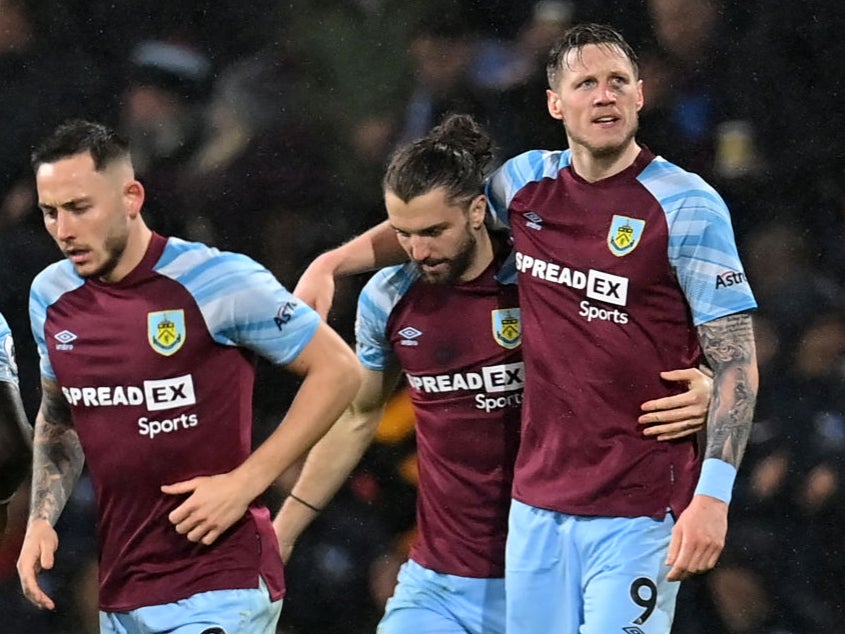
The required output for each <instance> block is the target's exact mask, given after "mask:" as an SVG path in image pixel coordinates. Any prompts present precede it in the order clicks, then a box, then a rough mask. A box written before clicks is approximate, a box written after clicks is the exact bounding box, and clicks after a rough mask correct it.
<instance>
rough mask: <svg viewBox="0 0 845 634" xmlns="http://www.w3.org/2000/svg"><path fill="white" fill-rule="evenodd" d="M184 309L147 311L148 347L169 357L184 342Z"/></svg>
mask: <svg viewBox="0 0 845 634" xmlns="http://www.w3.org/2000/svg"><path fill="white" fill-rule="evenodd" d="M186 334H187V333H186V331H185V311H184V310H182V309H181V308H180V309H178V310H159V311H156V312H154V313H147V339H148V340H149V342H150V347H152V349H153V350H155V351H156V352H158V353H159V354H162V355H164V356H165V357H169V356H170V355H172V354H174V353H175V352H176V351H177V350H179V348H181V347H182V345H183V344H184V343H185V336H186Z"/></svg>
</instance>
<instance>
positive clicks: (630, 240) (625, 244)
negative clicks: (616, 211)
mask: <svg viewBox="0 0 845 634" xmlns="http://www.w3.org/2000/svg"><path fill="white" fill-rule="evenodd" d="M644 227H645V220H640V219H639V218H629V217H628V216H619V215H614V216H613V220H611V222H610V231H608V232H607V246H608V247H609V248H610V252H611V253H612V254H613V255H615V256H618V257H622V256H623V255H628V254H629V253H630V252H631V251H633V250H634V249H636V248H637V245H638V244H639V243H640V238H641V237H642V235H643V228H644Z"/></svg>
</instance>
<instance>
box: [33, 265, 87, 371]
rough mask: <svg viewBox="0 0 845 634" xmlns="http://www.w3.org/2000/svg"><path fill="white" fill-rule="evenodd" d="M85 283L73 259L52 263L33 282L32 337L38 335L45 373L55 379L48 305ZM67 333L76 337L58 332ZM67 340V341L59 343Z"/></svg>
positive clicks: (36, 339) (36, 337) (42, 367)
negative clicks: (48, 337) (47, 328)
mask: <svg viewBox="0 0 845 634" xmlns="http://www.w3.org/2000/svg"><path fill="white" fill-rule="evenodd" d="M84 283H85V280H84V279H83V278H81V277H80V276H79V275H77V274H76V271H74V269H73V264H71V262H70V261H69V260H61V261H59V262H56V263H55V264H51V265H50V266H48V267H47V268H46V269H44V270H43V271H41V273H39V274H38V275H37V276H36V277H35V279H34V280H33V281H32V287H31V288H30V291H29V322H30V326H31V327H32V336H33V337H34V338H35V345H36V346H37V347H38V356H39V359H40V367H41V376H42V377H43V378H45V379H47V380H50V381H55V380H56V373H55V372H53V366H52V365H51V363H50V355H49V354H48V353H47V341H46V340H45V337H44V322H45V321H46V320H47V308H48V307H49V306H51V305H53V304H54V303H55V302H56V301H57V300H58V299H59V298H60V297H61V296H62V295H64V294H65V293H68V292H70V291H72V290H74V289H76V288H79V287H80V286H82V285H83V284H84ZM62 334H67V335H68V336H69V337H73V334H72V333H67V332H66V333H58V334H57V335H56V336H57V337H58V336H60V335H62ZM59 343H63V342H61V341H60V342H59Z"/></svg>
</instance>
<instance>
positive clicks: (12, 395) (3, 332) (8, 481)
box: [0, 315, 32, 537]
mask: <svg viewBox="0 0 845 634" xmlns="http://www.w3.org/2000/svg"><path fill="white" fill-rule="evenodd" d="M31 462H32V428H31V427H30V425H29V423H28V422H27V420H26V412H24V409H23V403H22V402H21V394H20V391H19V390H18V367H17V364H16V363H15V344H14V341H13V340H12V332H11V330H9V324H8V323H7V322H6V318H5V317H3V315H0V537H2V536H3V531H4V530H5V529H6V519H7V513H8V505H9V502H10V501H11V499H12V496H13V495H14V494H15V491H17V489H18V487H19V486H20V484H21V482H23V480H24V478H25V477H26V475H27V474H28V473H29V468H30V464H31Z"/></svg>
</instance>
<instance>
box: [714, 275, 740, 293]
mask: <svg viewBox="0 0 845 634" xmlns="http://www.w3.org/2000/svg"><path fill="white" fill-rule="evenodd" d="M744 283H745V274H744V273H743V272H742V271H725V272H724V273H719V275H717V276H716V288H717V289H719V288H728V287H730V286H736V285H737V284H744Z"/></svg>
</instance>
